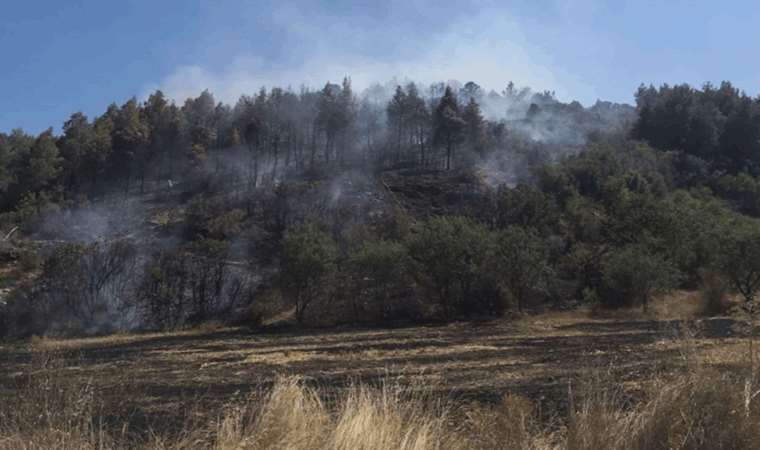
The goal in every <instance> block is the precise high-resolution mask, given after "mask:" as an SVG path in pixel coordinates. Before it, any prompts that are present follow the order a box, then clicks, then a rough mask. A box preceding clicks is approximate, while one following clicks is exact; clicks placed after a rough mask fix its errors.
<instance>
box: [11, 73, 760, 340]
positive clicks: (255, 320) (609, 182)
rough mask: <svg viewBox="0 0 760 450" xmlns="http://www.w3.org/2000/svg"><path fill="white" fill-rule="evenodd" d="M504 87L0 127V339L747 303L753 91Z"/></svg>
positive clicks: (408, 87)
mask: <svg viewBox="0 0 760 450" xmlns="http://www.w3.org/2000/svg"><path fill="white" fill-rule="evenodd" d="M635 98H636V105H635V107H634V106H629V105H624V104H614V103H609V102H603V101H598V102H597V103H596V104H594V105H593V106H590V107H584V106H583V105H581V104H580V103H578V102H572V103H563V102H561V101H559V100H557V99H556V97H555V95H554V94H553V93H552V92H533V91H531V90H530V89H528V88H519V87H516V86H515V85H514V84H512V83H509V84H508V85H507V87H506V88H505V89H504V90H503V91H501V92H496V91H487V90H485V89H483V88H481V87H480V86H479V85H478V84H476V83H474V82H468V83H466V84H461V83H458V82H450V83H437V84H433V85H431V86H427V87H423V86H421V85H418V84H415V83H413V82H404V83H399V82H398V81H395V80H394V81H391V82H389V83H386V84H384V85H380V84H378V85H375V86H372V87H370V88H368V89H365V90H363V91H362V92H358V93H357V92H355V91H354V89H353V87H352V84H351V80H350V78H345V79H344V80H343V81H342V83H341V84H333V83H327V84H326V85H325V86H324V88H322V89H316V90H313V89H309V88H306V87H302V88H300V89H297V90H295V89H292V88H280V87H274V88H268V89H267V88H262V89H261V90H260V91H259V92H258V93H255V94H252V95H242V96H241V97H240V99H239V100H238V101H237V103H235V104H234V105H228V104H224V103H222V102H218V101H216V100H215V98H214V95H213V94H212V93H211V92H208V91H204V92H202V93H200V95H199V96H198V97H197V98H189V99H187V100H186V101H184V103H181V104H177V103H175V102H174V101H172V100H171V99H169V98H167V97H166V96H165V95H164V94H163V93H162V92H161V91H156V92H155V93H153V94H152V95H150V96H149V98H147V99H146V100H144V101H141V100H138V99H137V98H131V99H129V100H128V101H126V102H125V103H123V104H122V105H118V104H116V103H113V104H111V105H110V106H109V107H108V108H107V110H106V111H105V112H104V113H103V114H102V115H99V116H97V117H93V118H89V117H87V116H85V115H84V114H82V113H81V112H77V113H74V114H72V115H71V116H70V118H69V119H68V120H67V121H66V122H65V123H64V124H63V126H62V128H61V132H60V133H58V132H56V131H54V129H53V128H50V129H48V130H46V131H44V132H42V133H40V134H39V135H36V136H34V135H29V134H27V133H25V132H24V131H23V130H20V129H16V130H11V131H9V132H4V133H0V211H1V214H0V231H2V235H1V236H0V239H2V241H0V261H2V264H3V271H2V280H1V281H2V285H1V286H0V287H2V289H1V290H0V336H5V337H8V338H14V337H24V336H32V335H46V334H49V335H91V334H107V333H113V332H117V331H136V330H166V329H178V328H184V327H189V326H194V325H198V324H201V323H205V322H210V321H217V322H221V323H225V324H238V325H245V326H251V327H254V328H255V327H261V326H264V324H265V323H269V320H268V319H269V318H270V317H271V316H273V315H276V314H280V313H282V312H286V313H288V314H290V315H291V316H290V317H292V323H291V325H289V326H294V327H307V328H308V327H329V326H335V325H343V324H353V325H373V326H375V325H377V326H382V325H388V324H394V323H428V322H450V321H457V320H466V319H471V318H483V317H501V316H505V315H508V316H510V315H513V314H529V313H531V312H533V311H543V310H547V309H569V308H574V307H577V306H579V305H593V306H594V307H595V308H604V309H617V308H622V307H626V308H630V307H640V308H641V309H642V310H644V311H646V310H647V309H648V308H649V305H650V302H651V300H652V298H653V297H655V296H656V295H659V294H661V293H665V292H670V291H672V290H676V289H692V290H693V289H701V290H703V291H704V292H706V293H707V298H708V299H709V301H708V302H707V305H706V308H710V309H711V310H713V311H714V312H721V309H722V308H726V304H725V302H724V299H725V298H726V296H731V297H735V298H738V299H740V300H741V301H740V302H739V303H740V304H741V305H742V306H741V307H742V308H743V309H746V310H752V309H753V306H754V297H755V294H756V292H757V290H758V288H760V221H759V220H758V217H759V216H760V98H756V97H752V96H750V95H748V94H746V93H744V92H741V91H740V90H738V89H736V88H735V87H733V86H732V84H731V83H729V82H723V83H721V84H720V86H714V85H711V84H705V85H704V86H701V87H699V88H695V87H692V86H689V85H685V84H682V85H662V86H659V87H654V86H644V85H642V86H641V87H639V88H638V90H637V91H636V94H635Z"/></svg>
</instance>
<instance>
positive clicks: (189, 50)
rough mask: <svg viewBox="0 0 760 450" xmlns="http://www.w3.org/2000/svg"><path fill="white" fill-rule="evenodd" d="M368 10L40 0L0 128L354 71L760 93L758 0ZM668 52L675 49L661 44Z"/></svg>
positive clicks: (26, 26)
mask: <svg viewBox="0 0 760 450" xmlns="http://www.w3.org/2000/svg"><path fill="white" fill-rule="evenodd" d="M537 3H539V2H528V1H523V0H517V1H511V2H509V4H508V5H498V4H497V2H494V1H489V0H486V1H481V0H471V1H468V2H464V3H461V4H457V5H459V7H458V8H454V6H455V4H454V3H453V2H450V1H448V0H447V1H444V2H432V1H428V0H414V1H407V2H401V1H398V0H392V1H390V2H386V3H383V4H381V5H377V4H374V3H372V2H361V3H360V4H358V5H357V4H356V2H347V1H343V0H339V1H299V2H291V3H288V4H278V3H277V2H274V1H269V0H267V1H264V2H248V1H244V0H234V1H232V2H228V3H227V4H226V5H225V6H226V7H224V8H222V7H219V6H214V5H212V4H211V3H209V2H202V1H194V2H179V1H168V2H162V3H161V4H157V5H152V4H149V3H148V2H147V1H146V0H133V1H130V2H127V3H126V4H125V5H122V6H120V8H121V9H116V8H114V7H113V6H109V5H102V4H99V3H98V2H95V1H92V0H81V1H78V2H74V3H69V4H66V5H62V4H59V3H58V2H52V1H49V0H39V1H32V2H27V3H24V4H14V5H12V6H8V7H6V9H7V11H6V14H4V18H3V19H0V35H1V36H3V39H2V40H0V51H2V52H3V54H4V55H6V61H10V63H7V64H6V67H5V69H6V70H5V71H4V72H3V75H2V77H3V81H4V82H3V83H0V85H1V86H2V87H0V98H2V99H3V101H2V102H0V105H1V106H0V130H2V131H5V132H7V131H10V130H11V129H14V128H22V129H24V130H26V131H27V132H31V133H39V132H40V131H43V130H45V129H47V128H48V127H51V126H52V127H53V128H54V129H55V130H60V127H61V125H62V124H63V122H64V121H65V120H66V119H67V118H68V117H69V116H70V115H71V114H72V113H74V112H77V111H81V112H83V113H84V114H86V115H88V116H89V117H94V116H96V115H99V114H102V113H103V112H104V111H105V109H106V107H107V106H108V105H109V104H110V103H112V102H117V103H122V102H124V101H126V100H127V99H129V98H131V97H133V96H135V97H138V98H139V99H145V98H146V97H147V95H148V94H149V93H150V92H152V91H154V90H156V89H161V90H162V91H164V92H165V93H166V94H167V96H169V97H170V98H172V99H174V100H175V101H177V103H181V102H182V101H184V99H185V98H187V97H191V96H197V95H198V94H199V93H200V92H201V91H203V90H204V89H208V90H209V91H210V92H211V93H213V94H214V95H215V97H216V99H217V100H219V101H223V102H225V103H234V101H235V100H236V98H237V97H239V96H240V95H242V94H252V93H255V92H256V91H257V90H258V89H259V88H260V87H273V86H281V87H287V86H292V87H293V88H297V87H298V86H300V85H302V84H303V85H307V86H310V87H313V88H319V87H321V86H322V85H324V83H325V82H328V81H332V82H335V81H339V80H340V79H341V78H342V77H344V76H349V77H351V79H352V81H353V83H354V86H355V88H356V90H357V91H361V90H362V89H363V88H365V87H367V86H369V85H371V84H372V83H377V82H379V83H384V82H387V81H388V80H391V79H393V78H394V77H396V78H398V79H410V80H413V81H416V82H419V83H422V84H427V83H431V82H434V81H447V80H459V81H461V82H466V81H471V80H472V81H475V82H477V83H479V84H480V85H481V86H483V87H484V88H486V89H488V90H491V89H493V90H496V91H497V92H498V91H501V90H502V89H503V88H504V87H505V86H506V84H507V83H508V82H509V81H514V82H515V84H516V85H518V86H526V87H531V88H532V89H534V90H535V91H543V90H549V91H555V92H556V93H557V97H558V99H559V100H561V101H564V102H570V101H573V100H578V101H580V102H581V103H582V104H584V105H585V106H590V105H591V104H593V103H594V102H595V101H596V100H604V101H611V102H617V103H629V104H633V94H634V92H635V91H636V88H637V87H638V86H639V85H640V84H647V85H649V84H654V85H660V84H663V83H669V84H679V83H689V84H691V85H692V86H695V87H699V86H701V85H702V84H703V83H705V82H708V81H711V82H713V83H715V84H718V83H719V82H720V81H721V80H728V81H731V82H732V83H733V84H734V85H735V86H736V87H737V88H739V89H742V90H745V91H747V92H748V93H749V94H751V95H754V94H755V93H756V92H757V91H758V90H757V88H756V86H757V85H758V84H760V83H758V82H759V81H760V75H758V74H759V73H760V70H758V69H760V63H758V62H754V61H752V60H751V59H749V58H747V57H746V55H751V54H756V53H757V50H760V44H758V43H757V42H755V41H752V40H750V39H746V36H744V30H747V29H751V28H749V27H751V26H752V24H753V23H756V22H757V19H760V13H759V12H758V11H757V8H754V9H753V8H752V7H751V6H752V4H751V3H750V2H749V1H744V0H742V1H735V2H732V5H733V6H734V10H735V11H741V12H742V14H733V15H731V14H727V13H725V11H726V9H724V10H722V11H720V12H718V13H715V12H714V11H713V10H712V9H711V8H710V5H709V4H707V3H706V2H699V4H695V3H692V2H685V1H676V2H668V4H667V5H659V4H656V3H654V2H648V3H646V4H647V5H651V6H652V7H654V6H655V5H656V6H657V10H653V8H649V7H641V2H631V1H625V2H614V3H613V2H611V1H601V0H581V1H577V2H570V1H567V0H547V1H544V2H540V4H537ZM663 43H667V45H663Z"/></svg>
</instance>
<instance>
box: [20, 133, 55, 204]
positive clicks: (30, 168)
mask: <svg viewBox="0 0 760 450" xmlns="http://www.w3.org/2000/svg"><path fill="white" fill-rule="evenodd" d="M60 171H61V158H60V156H59V153H58V146H57V145H56V140H55V137H54V136H53V129H52V128H49V129H48V130H47V131H43V132H42V133H41V134H40V135H39V136H37V139H35V140H34V144H33V145H32V148H31V149H30V151H29V160H28V162H27V180H26V182H27V183H28V184H26V186H28V189H29V190H30V191H31V192H39V191H42V190H44V189H47V188H49V187H51V185H52V184H53V182H54V181H55V180H56V178H57V177H58V175H59V173H60Z"/></svg>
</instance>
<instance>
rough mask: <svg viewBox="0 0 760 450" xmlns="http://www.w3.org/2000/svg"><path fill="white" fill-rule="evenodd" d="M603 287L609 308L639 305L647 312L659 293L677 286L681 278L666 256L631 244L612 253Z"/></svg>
mask: <svg viewBox="0 0 760 450" xmlns="http://www.w3.org/2000/svg"><path fill="white" fill-rule="evenodd" d="M602 272H603V284H604V287H605V288H606V292H605V297H606V298H607V302H608V304H616V303H620V302H621V301H622V302H632V303H634V304H635V303H638V304H640V305H641V306H642V308H643V310H644V311H647V310H648V309H649V302H650V299H651V298H652V295H654V294H655V293H657V292H663V291H668V290H670V289H672V288H673V287H675V286H677V284H678V282H679V280H680V277H681V274H680V273H679V272H678V269H676V268H675V267H674V266H673V265H672V264H671V263H670V262H669V261H667V260H666V259H665V258H664V257H663V256H662V255H660V254H658V253H653V252H652V251H650V250H649V249H647V248H646V247H645V246H643V245H640V244H631V245H627V246H625V247H623V248H620V249H617V250H615V251H612V252H611V253H610V254H609V255H608V256H607V258H606V259H605V261H604V263H603V268H602Z"/></svg>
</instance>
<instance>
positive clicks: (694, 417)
mask: <svg viewBox="0 0 760 450" xmlns="http://www.w3.org/2000/svg"><path fill="white" fill-rule="evenodd" d="M38 364H39V365H40V367H39V370H38V371H37V372H35V376H34V377H32V378H30V379H29V380H28V381H29V382H28V383H27V384H26V385H25V386H24V387H23V389H22V390H20V391H19V395H18V397H17V399H16V401H15V402H13V403H12V404H3V405H2V406H0V449H2V450H6V449H7V450H11V449H14V450H15V449H53V450H68V449H72V450H73V449H93V450H94V449H117V448H145V449H156V450H158V449H163V450H185V449H187V450H189V449H215V450H233V449H250V450H273V449H289V450H307V449H308V450H328V449H329V450H385V449H400V450H441V449H452V450H459V449H462V450H464V449H476V450H477V449H483V450H485V449H504V450H506V449H526V450H596V449H609V450H660V449H662V450H666V449H694V450H697V449H737V450H741V449H758V448H760V408H759V407H758V405H757V404H756V403H757V401H756V398H757V396H758V395H759V394H758V393H760V386H759V385H758V383H757V380H756V378H755V376H754V374H749V372H748V376H743V377H737V376H732V375H730V374H725V373H723V374H722V373H719V372H716V371H714V370H712V369H702V368H692V369H690V370H689V371H685V372H684V373H682V377H680V378H678V379H675V380H670V381H659V382H657V383H654V384H653V385H652V386H653V388H652V389H651V390H650V391H649V392H648V393H647V395H646V397H645V398H644V399H643V400H642V401H640V402H637V403H631V402H630V401H629V400H627V399H626V398H625V396H624V395H622V394H623V392H622V390H620V389H619V388H617V387H614V385H611V384H609V382H606V381H600V380H599V379H598V378H592V381H591V382H588V383H586V384H585V385H584V386H580V387H579V389H578V392H575V391H573V390H572V387H571V388H570V389H569V392H568V400H569V402H570V410H569V416H568V417H566V418H565V419H564V420H563V421H562V422H561V423H562V424H563V425H561V426H557V423H554V422H549V423H547V422H545V421H542V420H541V419H540V417H539V415H538V414H537V412H536V408H535V404H534V403H532V402H531V401H530V400H528V399H526V398H523V397H520V396H514V395H506V396H505V397H504V398H503V400H502V401H501V402H500V403H498V404H496V405H491V406H487V405H456V404H454V403H453V402H451V401H450V400H447V399H445V398H443V399H441V398H438V397H436V396H434V395H430V394H426V393H424V392H423V393H420V392H421V391H420V390H419V389H409V388H408V387H404V386H402V385H400V384H397V383H384V384H383V385H381V386H379V387H375V388H370V387H366V386H362V385H353V386H351V387H349V388H348V389H346V390H345V391H344V392H343V393H342V394H340V395H338V396H334V397H331V396H329V395H327V396H326V395H325V392H323V391H320V390H319V389H315V388H312V387H309V386H308V385H307V384H306V383H305V382H304V381H303V380H301V379H300V378H298V377H283V378H280V379H279V380H278V381H277V382H276V383H275V384H274V385H273V386H272V387H270V388H269V389H266V390H261V391H257V392H256V393H254V394H252V395H250V396H248V397H246V398H245V399H243V400H238V401H234V402H231V403H230V404H228V405H227V406H226V407H224V408H223V409H222V411H221V412H220V413H219V414H218V415H217V418H216V419H214V420H210V421H207V422H205V423H198V422H188V424H187V425H186V427H185V429H184V430H182V431H181V432H180V433H175V434H168V433H164V434H161V433H159V432H146V431H145V430H142V432H139V433H132V431H134V430H130V426H129V418H125V417H117V418H114V417H110V416H109V413H110V411H109V409H108V405H106V404H105V402H104V401H103V399H101V398H99V397H98V393H97V392H95V391H94V390H93V389H92V385H91V384H88V383H84V384H81V383H79V384H77V383H72V382H70V381H69V379H68V378H66V377H65V376H61V375H60V374H58V372H57V370H56V368H57V365H56V364H57V363H56V360H55V359H51V358H44V359H41V360H40V361H39V362H38ZM694 367H696V366H694Z"/></svg>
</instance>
